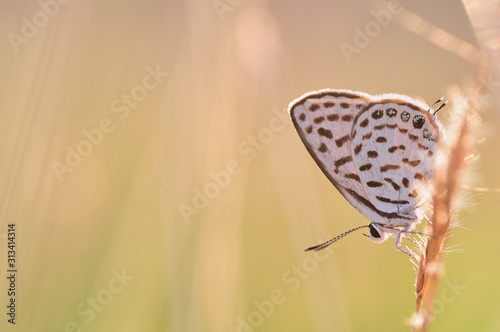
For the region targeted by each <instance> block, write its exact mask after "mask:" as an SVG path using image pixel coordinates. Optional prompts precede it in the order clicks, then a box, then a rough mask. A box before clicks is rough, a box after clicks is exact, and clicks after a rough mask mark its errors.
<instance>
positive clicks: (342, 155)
mask: <svg viewBox="0 0 500 332" xmlns="http://www.w3.org/2000/svg"><path fill="white" fill-rule="evenodd" d="M370 103H373V99H372V97H371V96H369V95H367V94H364V93H361V92H353V91H349V90H320V91H315V92H311V93H308V94H305V95H304V96H302V97H300V98H298V99H296V100H295V101H293V102H292V103H291V104H290V107H289V112H290V116H291V118H292V121H293V124H294V126H295V128H296V129H297V132H298V133H299V135H300V138H301V139H302V142H303V143H304V145H305V146H306V147H307V150H308V151H309V153H310V154H311V156H312V157H313V158H314V160H315V161H316V163H317V164H318V166H319V167H320V168H321V170H322V171H323V173H324V174H325V175H326V176H327V177H328V179H329V180H330V181H331V182H332V184H333V185H334V186H335V187H336V188H337V190H338V191H339V192H340V193H341V194H342V195H343V196H344V197H345V198H346V199H347V200H348V201H349V202H350V203H351V204H352V205H353V206H354V207H355V208H356V209H357V210H358V211H360V212H361V213H363V214H364V215H365V216H366V217H368V218H369V219H371V220H377V219H378V217H379V216H378V215H377V214H376V213H374V210H373V206H370V202H367V201H366V200H365V201H363V200H362V199H361V200H360V197H365V196H366V193H365V191H364V187H363V183H362V182H361V181H360V178H359V174H358V169H357V167H356V165H355V163H354V162H353V158H352V149H351V133H352V128H353V123H354V120H355V119H356V117H357V115H358V113H359V112H360V111H361V110H362V109H364V108H365V107H367V105H369V104H370Z"/></svg>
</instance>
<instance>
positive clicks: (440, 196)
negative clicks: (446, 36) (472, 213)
mask: <svg viewBox="0 0 500 332" xmlns="http://www.w3.org/2000/svg"><path fill="white" fill-rule="evenodd" d="M457 89H458V88H457ZM453 101H454V102H453V104H455V110H454V112H455V114H454V115H453V119H454V120H455V121H456V126H455V130H452V131H451V135H452V136H453V135H454V136H455V138H454V139H452V142H451V143H450V145H449V150H448V151H445V150H447V147H444V146H443V147H442V148H441V149H442V151H441V153H442V157H444V158H443V160H442V161H441V162H438V165H437V167H436V179H435V182H434V196H433V198H432V200H433V212H432V217H431V220H430V224H431V225H430V228H431V230H430V234H431V236H430V237H429V239H428V241H426V243H424V250H423V251H422V256H421V259H420V264H419V270H418V273H417V280H416V291H417V300H416V315H415V316H414V318H413V322H412V324H413V330H416V329H417V330H419V331H424V332H425V331H428V330H429V327H430V323H431V321H432V318H433V305H434V299H435V296H436V292H437V288H438V283H439V280H440V279H441V276H442V275H443V266H442V263H441V262H440V257H441V254H442V249H443V245H444V242H445V239H446V237H447V232H448V229H449V227H450V223H451V219H452V217H453V211H454V208H455V205H456V200H457V193H458V191H459V190H460V189H461V188H462V187H463V186H462V182H461V181H462V179H463V174H464V171H465V169H466V164H467V161H466V160H467V156H469V155H470V154H471V150H472V147H473V140H472V135H471V134H472V132H473V128H474V126H475V125H476V124H477V123H478V121H477V119H478V116H477V113H476V109H477V107H478V105H477V104H478V102H477V103H473V102H471V101H469V102H467V101H466V100H465V98H463V94H461V93H459V95H458V96H457V97H455V98H454V100H453Z"/></svg>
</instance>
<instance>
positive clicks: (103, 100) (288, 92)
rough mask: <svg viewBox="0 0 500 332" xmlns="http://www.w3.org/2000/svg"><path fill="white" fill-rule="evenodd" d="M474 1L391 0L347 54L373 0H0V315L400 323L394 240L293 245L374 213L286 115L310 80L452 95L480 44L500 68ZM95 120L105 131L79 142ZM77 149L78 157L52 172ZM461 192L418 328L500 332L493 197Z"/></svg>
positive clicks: (495, 133)
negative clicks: (338, 185)
mask: <svg viewBox="0 0 500 332" xmlns="http://www.w3.org/2000/svg"><path fill="white" fill-rule="evenodd" d="M61 2H63V1H62V0H61ZM43 4H47V5H43ZM486 5H488V6H490V7H484V6H486ZM467 6H468V10H469V12H468V11H467V9H466V7H465V6H464V4H463V3H461V2H460V1H451V0H448V1H430V0H428V1H408V0H401V2H400V5H399V6H397V8H399V10H403V9H404V11H402V12H401V11H400V12H398V13H393V14H391V18H390V19H389V21H388V23H387V24H385V26H383V27H381V28H380V29H379V30H380V31H376V30H374V31H375V32H376V33H374V36H373V37H370V40H369V41H365V42H367V43H368V42H369V43H368V45H367V46H366V47H362V48H360V49H359V52H358V53H353V54H352V55H351V57H350V59H349V60H350V61H348V59H347V58H346V57H345V56H344V55H343V53H342V51H341V47H340V45H341V44H342V43H346V44H351V45H353V46H354V38H355V34H356V30H355V29H356V28H359V29H365V27H366V26H367V24H368V25H370V24H371V25H373V24H375V25H376V23H373V22H376V21H375V19H374V17H373V16H372V15H371V13H370V12H371V10H374V8H375V10H376V11H378V12H379V11H380V10H386V11H387V10H388V8H389V7H388V5H387V3H374V2H372V1H298V0H293V1H292V0H290V1H260V0H252V1H243V0H215V1H213V0H203V1H199V0H198V1H196V0H189V1H159V0H156V1H155V0H147V1H138V0H135V1H133V0H125V1H118V0H104V1H96V0H89V1H76V0H74V1H69V2H68V3H64V4H63V3H59V2H56V1H55V0H41V1H40V2H37V1H2V2H1V3H0V20H1V21H0V22H1V25H0V32H1V33H0V35H2V36H3V37H2V39H1V44H0V47H1V52H0V77H1V85H2V88H1V89H0V103H1V112H2V113H1V114H2V116H1V121H0V133H1V137H2V139H1V140H0V152H1V155H2V161H1V162H0V195H1V201H0V202H1V203H0V204H1V210H0V211H1V219H0V236H1V238H0V246H1V248H0V267H1V272H0V280H1V281H0V294H1V295H0V308H3V309H0V311H1V312H0V317H1V321H0V330H1V331H47V332H54V331H73V330H75V329H76V328H80V329H81V330H80V331H106V332H107V331H172V332H178V331H181V332H183V331H189V332H191V331H217V332H218V331H241V332H251V331H262V332H264V331H269V332H275V331H300V332H303V331H409V330H410V327H409V323H408V322H409V317H410V316H411V315H412V312H413V311H414V308H415V305H414V303H415V294H414V285H413V284H414V280H415V271H414V268H413V266H412V265H411V263H410V262H409V259H408V257H406V256H405V255H404V254H402V253H400V252H397V251H396V249H395V248H394V239H392V240H389V241H387V243H384V244H382V245H376V244H374V243H372V242H370V241H367V240H366V239H365V238H364V237H363V236H362V235H361V234H360V233H357V234H353V235H351V236H349V237H348V238H345V239H344V240H342V241H341V242H340V243H338V244H337V245H335V246H333V247H332V248H331V250H330V251H325V252H323V253H322V255H319V256H315V255H314V254H311V253H305V252H304V251H303V249H304V248H306V247H308V246H310V245H314V244H317V243H318V241H320V240H326V239H327V238H328V237H330V236H334V235H337V234H339V233H341V232H343V231H345V230H347V229H349V228H352V227H354V226H357V225H361V224H366V223H367V220H366V218H365V217H363V216H362V215H361V214H359V213H358V212H357V211H356V210H355V209H354V208H353V207H351V206H350V205H349V204H348V203H347V201H345V200H344V199H343V198H342V196H341V195H340V194H339V193H338V192H337V191H336V190H335V188H334V187H333V186H332V185H331V184H330V183H329V182H328V180H327V179H326V177H325V176H324V175H323V174H322V173H321V171H320V169H319V168H318V167H317V166H316V165H315V163H314V161H313V160H312V158H311V157H310V156H309V154H308V153H307V151H306V149H305V147H304V146H303V145H302V143H301V142H300V139H299V137H298V135H297V134H296V133H295V131H294V128H293V127H292V125H291V123H290V121H288V120H287V119H286V108H287V106H288V103H289V102H290V101H292V100H293V99H295V98H297V97H299V96H300V95H302V94H303V93H305V92H308V91H311V90H317V89H321V88H337V89H353V90H360V91H365V92H368V93H370V94H378V93H383V92H396V93H403V94H408V95H410V96H419V97H421V98H423V99H425V100H426V101H427V102H428V103H429V104H430V103H432V102H434V101H435V100H437V99H438V98H439V97H441V96H444V97H445V98H450V97H449V94H448V91H449V90H448V89H449V87H450V86H451V85H452V84H457V85H458V86H460V87H462V88H466V87H468V86H470V84H471V82H472V80H473V79H474V77H475V75H476V71H477V69H478V63H477V58H476V57H475V54H476V53H474V52H475V49H478V48H482V49H486V50H488V51H489V55H490V57H491V61H492V64H493V68H494V66H495V61H496V59H498V46H499V40H498V38H499V36H500V34H499V31H498V26H495V25H496V24H498V22H499V15H498V10H499V5H498V4H494V1H483V2H482V4H481V5H479V7H478V2H475V1H467ZM44 7H45V9H43V8H44ZM485 8H486V9H485ZM44 11H45V12H50V14H51V15H48V14H44V13H45V12H44ZM469 14H470V15H472V16H470V15H469ZM405 15H406V16H405ZM412 15H413V16H412ZM411 17H417V18H420V19H422V20H423V21H424V22H427V24H428V25H424V26H422V25H421V23H419V22H418V20H417V21H415V20H412V19H410V18H411ZM44 18H45V19H44ZM34 20H35V21H36V22H38V23H37V24H38V25H39V27H36V26H34V29H33V27H31V30H30V29H29V27H28V26H29V24H31V23H33V21H34ZM27 22H28V23H27ZM30 22H31V23H30ZM370 22H371V23H370ZM375 25H373V26H374V27H375V28H374V29H376V26H375ZM23 26H25V27H24V28H23ZM379 26H380V25H379ZM429 27H432V28H433V29H430V30H426V29H428V28H429ZM439 29H441V30H439ZM495 29H496V30H495ZM411 30H414V31H413V32H412V31H411ZM23 31H24V33H25V34H27V35H28V36H29V38H25V37H23ZM415 32H420V33H421V35H417V34H415ZM444 32H446V33H448V34H449V35H447V34H446V33H444ZM23 38H25V39H23ZM456 42H459V43H458V44H456ZM460 43H467V44H469V45H472V46H463V45H464V44H460ZM467 44H465V45H467ZM457 45H458V46H459V47H458V48H457V47H456V46H457ZM460 45H461V46H460ZM443 47H445V48H448V50H447V49H445V48H443ZM450 47H451V50H453V51H454V52H450ZM469 51H470V52H471V53H470V52H469ZM460 52H465V53H466V55H465V57H464V56H461V55H460V54H461V53H460ZM467 52H469V53H467ZM495 52H496V53H495ZM467 54H468V55H467ZM495 57H496V58H495ZM497 65H498V62H497ZM497 68H498V67H497ZM155 70H158V71H160V72H162V73H160V76H158V74H157V79H158V80H157V81H155V80H154V79H153V78H152V77H151V76H150V75H151V74H150V71H155ZM165 73H168V75H167V74H165ZM148 75H149V76H148ZM144 82H145V83H144ZM155 82H156V83H155ZM143 84H146V85H147V87H148V89H144V88H143V87H142V86H143ZM485 87H486V92H488V96H489V97H488V99H487V101H488V102H489V104H488V105H486V106H485V107H484V108H483V113H482V114H481V115H482V118H483V122H482V126H481V127H480V132H478V133H477V140H478V142H479V144H478V145H477V150H476V154H477V156H479V157H478V158H473V159H475V161H474V162H473V163H471V167H472V170H471V172H470V174H469V177H468V180H469V183H468V184H469V185H472V186H478V187H490V188H495V187H496V188H498V187H500V173H499V170H500V157H499V152H500V149H499V145H498V141H499V140H500V134H499V132H500V112H499V106H498V101H499V96H500V75H499V73H498V71H497V72H493V74H492V76H491V82H490V84H486V85H485ZM130 93H133V94H134V95H135V96H136V97H135V102H134V101H133V100H132V101H129V104H128V105H129V106H126V104H125V103H124V102H122V101H121V98H127V96H126V95H129V94H130ZM117 107H121V108H117ZM115 111H118V112H115ZM125 112H129V113H127V114H125ZM450 112H453V106H452V105H450V106H448V107H446V108H445V109H443V110H442V111H440V114H439V118H440V119H442V120H443V121H444V122H445V123H446V121H447V118H448V116H449V113H450ZM103 121H104V124H103ZM99 126H104V129H102V130H108V132H107V133H102V131H101V133H102V138H100V139H99V134H96V136H95V142H97V143H96V144H93V145H88V143H85V140H86V137H85V135H84V133H83V131H85V130H87V131H91V132H92V130H95V129H96V128H99ZM110 127H111V128H112V129H113V130H112V131H111V129H110ZM109 131H110V132H109ZM93 132H94V133H95V131H93ZM86 144H87V145H86ZM78 146H80V148H81V149H84V148H85V147H87V148H89V147H90V149H91V151H87V152H88V154H87V155H86V156H84V157H82V159H81V160H80V161H79V162H78V161H75V160H73V161H74V162H75V165H74V166H75V167H72V168H71V172H66V173H63V174H62V175H61V174H60V176H59V177H58V176H57V174H56V172H55V170H54V165H56V163H61V164H65V163H66V161H65V158H66V155H67V153H68V150H67V149H68V148H70V149H76V148H77V147H78ZM83 151H85V150H83ZM227 168H229V170H230V171H232V172H233V175H230V176H226V177H225V176H223V175H221V174H220V172H221V171H223V170H224V172H226V171H227V170H226V169H227ZM66 170H68V169H66ZM213 174H219V176H220V177H221V178H220V179H221V181H222V182H221V185H216V184H213V182H214V180H213V179H212V176H211V175H213ZM219 182H220V181H219ZM211 183H212V184H211ZM207 188H208V189H207ZM197 190H201V191H204V190H208V191H209V195H210V196H212V198H207V199H206V201H205V202H204V201H203V200H202V199H200V198H199V197H196V193H197ZM210 190H212V191H210ZM464 197H465V199H464V201H463V205H464V208H463V210H462V211H461V212H460V214H459V215H458V216H457V218H456V220H457V221H460V223H461V225H462V226H463V227H459V228H455V229H454V230H453V233H452V236H451V237H450V238H449V242H448V243H449V245H450V246H456V248H458V249H461V250H462V252H460V253H452V254H450V255H448V256H447V258H446V264H445V275H444V276H443V280H442V282H441V288H440V291H439V292H438V297H437V305H439V308H436V320H435V322H434V325H433V328H434V330H435V331H499V330H500V300H499V299H500V286H499V284H498V280H499V275H500V266H499V264H498V254H499V252H500V241H499V240H498V237H499V235H498V234H500V218H499V216H498V214H499V212H500V209H499V203H500V194H498V193H477V192H473V191H466V192H464ZM193 199H198V201H197V203H198V204H202V206H198V207H199V209H197V210H196V211H195V210H189V209H194V207H193V202H192V201H193ZM181 210H183V211H185V213H186V215H187V216H185V217H183V215H182V213H181ZM186 211H188V212H186ZM9 223H16V226H17V236H18V238H17V255H18V257H17V259H18V262H17V264H18V265H17V267H18V270H19V272H18V280H17V291H18V295H17V297H16V300H17V321H16V325H15V326H11V324H8V323H7V318H8V317H7V316H6V312H7V310H6V305H7V304H8V302H7V301H8V297H7V288H8V285H7V281H6V275H7V272H6V260H7V258H6V247H7V244H6V238H5V234H6V232H7V224H9ZM123 273H124V274H125V275H126V276H128V278H129V279H128V280H125V281H122V282H120V281H119V280H118V279H116V275H119V274H123ZM457 285H458V286H457ZM92 299H94V300H92ZM89 301H90V302H89ZM92 301H94V304H92ZM270 301H274V302H275V303H274V304H272V305H271V304H270V303H271V302H270ZM247 324H248V325H247Z"/></svg>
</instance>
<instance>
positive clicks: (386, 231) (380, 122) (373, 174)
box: [288, 89, 446, 257]
mask: <svg viewBox="0 0 500 332" xmlns="http://www.w3.org/2000/svg"><path fill="white" fill-rule="evenodd" d="M440 101H442V98H441V99H440V100H438V101H437V102H436V103H434V104H433V105H431V106H428V105H426V104H425V103H424V102H422V101H419V100H415V99H413V98H410V97H408V96H405V95H401V94H382V95H377V96H372V95H369V94H366V93H363V92H356V91H350V90H334V89H325V90H320V91H313V92H309V93H306V94H305V95H303V96H302V97H300V98H298V99H296V100H294V101H293V102H292V103H290V106H289V110H288V111H289V114H290V117H291V119H292V122H293V124H294V126H295V128H296V130H297V132H298V134H299V136H300V138H301V139H302V142H303V143H304V145H305V146H306V148H307V150H308V151H309V153H310V154H311V156H312V157H313V158H314V160H315V161H316V163H317V164H318V166H319V167H320V168H321V170H322V171H323V173H324V174H325V175H326V176H327V178H328V179H329V180H330V182H331V183H332V184H333V185H334V186H335V188H337V190H338V191H339V192H340V193H341V194H342V195H343V196H344V198H345V199H346V200H347V201H348V202H349V203H351V205H352V206H354V207H355V208H356V209H357V210H358V211H359V212H361V213H362V214H363V215H364V216H365V217H367V218H368V219H370V221H371V222H370V223H369V224H368V225H363V226H359V227H356V228H353V229H351V230H349V231H347V232H345V233H342V234H340V235H339V236H337V237H335V238H333V239H331V240H329V241H327V242H325V243H322V244H320V245H317V246H314V247H310V248H308V249H306V251H308V250H320V249H323V248H326V247H327V246H329V245H330V244H332V243H334V242H335V241H337V240H339V239H340V238H342V237H344V236H346V235H347V234H349V233H351V232H354V231H356V230H358V229H362V228H368V229H369V235H366V234H365V236H367V237H368V238H369V239H370V240H372V241H374V242H376V243H381V242H384V241H385V240H387V239H388V238H390V237H396V238H397V240H396V248H397V249H399V250H401V251H402V252H404V253H406V254H408V255H410V256H412V257H413V255H412V254H411V253H410V252H409V251H408V250H406V249H405V248H403V247H402V246H401V240H402V239H403V237H404V234H415V233H417V234H421V233H419V232H415V231H413V229H414V228H415V226H416V225H417V224H419V223H420V222H421V221H422V219H423V218H424V211H423V204H424V203H425V202H426V201H427V200H428V198H429V196H430V192H431V184H432V181H433V179H434V177H435V159H436V158H435V156H436V152H437V149H438V146H439V143H440V142H441V141H443V140H444V137H443V136H444V132H443V128H442V125H441V124H440V123H439V121H438V120H437V119H436V118H435V114H436V113H437V111H439V110H440V109H441V108H442V107H443V106H444V105H445V104H446V102H445V103H443V104H441V105H440V106H439V107H437V108H436V109H435V110H433V109H432V107H433V106H434V105H436V104H437V103H438V102H440Z"/></svg>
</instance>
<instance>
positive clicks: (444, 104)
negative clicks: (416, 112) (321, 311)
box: [432, 100, 448, 116]
mask: <svg viewBox="0 0 500 332" xmlns="http://www.w3.org/2000/svg"><path fill="white" fill-rule="evenodd" d="M446 104H448V100H447V101H445V102H444V103H442V104H441V105H439V107H438V108H436V110H435V111H434V113H432V116H436V113H437V112H438V111H439V110H440V109H442V108H443V107H445V106H446Z"/></svg>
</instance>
